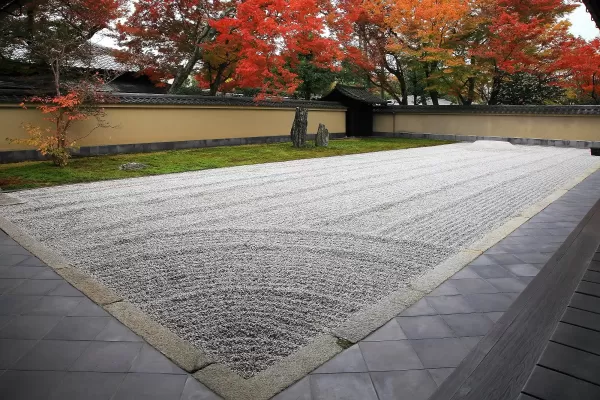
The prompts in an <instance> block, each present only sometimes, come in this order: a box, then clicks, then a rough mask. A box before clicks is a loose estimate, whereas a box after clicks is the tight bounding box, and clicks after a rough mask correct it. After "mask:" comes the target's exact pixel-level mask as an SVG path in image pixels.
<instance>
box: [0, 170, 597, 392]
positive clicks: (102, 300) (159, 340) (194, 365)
mask: <svg viewBox="0 0 600 400" xmlns="http://www.w3.org/2000/svg"><path fill="white" fill-rule="evenodd" d="M597 169H598V168H591V169H589V170H587V171H586V172H585V173H584V174H582V175H581V176H578V177H576V178H574V179H573V180H571V181H569V182H568V183H567V184H565V185H564V186H563V187H561V188H560V189H558V190H557V191H555V192H554V193H552V194H550V195H549V196H547V197H546V198H544V199H543V200H541V201H539V202H537V203H536V204H534V205H532V206H530V207H528V208H527V209H526V210H524V211H523V213H522V214H521V215H519V216H517V217H514V218H512V219H510V220H508V221H507V222H506V223H504V224H503V225H502V226H500V227H499V228H497V229H495V230H493V231H492V232H490V233H488V234H487V235H485V236H484V237H483V238H482V239H480V240H479V241H477V242H475V243H474V244H473V245H472V246H471V247H472V248H469V249H466V250H462V251H460V252H459V253H457V254H455V255H453V256H451V257H450V258H448V259H447V260H445V261H444V262H442V263H440V264H438V265H437V266H436V267H434V268H433V269H431V270H429V271H427V272H426V273H424V274H422V275H420V276H417V277H415V278H414V279H412V280H411V281H410V282H409V284H408V286H407V287H405V288H402V289H400V290H398V291H396V292H393V293H391V294H389V295H388V296H386V297H385V298H384V299H382V300H381V301H379V302H378V303H376V304H374V305H371V306H368V307H365V308H364V309H362V310H360V311H358V312H357V313H355V314H353V315H352V316H350V318H349V319H348V320H346V321H345V322H344V323H342V324H341V325H340V326H339V327H337V328H335V329H333V330H332V332H331V334H327V333H324V334H321V335H319V336H317V337H316V338H314V339H313V340H312V341H311V342H310V343H309V344H307V345H305V346H303V347H301V348H299V349H298V350H297V351H296V352H294V353H292V354H291V355H289V356H288V357H285V358H283V359H281V360H279V361H278V362H277V363H275V364H274V365H272V366H270V367H269V368H267V369H266V370H264V371H261V372H259V373H258V374H256V375H254V376H253V377H252V378H249V379H244V378H243V377H241V376H240V375H238V374H237V373H235V372H234V371H233V370H231V369H230V368H229V367H228V366H226V365H224V364H221V363H214V362H213V361H212V360H211V358H210V357H209V356H208V355H207V354H206V353H205V352H204V351H202V350H201V349H199V348H196V347H194V346H193V345H191V344H190V343H188V342H187V341H185V340H183V339H181V338H180V337H179V336H177V335H176V334H175V333H173V332H172V331H170V330H169V329H167V328H165V327H164V326H162V325H160V324H158V323H157V322H155V321H153V320H152V319H151V318H150V317H149V316H148V315H147V314H146V313H144V312H142V311H141V310H140V309H138V308H137V307H135V306H134V305H133V304H131V303H129V302H128V301H126V300H124V298H123V297H122V296H120V295H118V294H117V293H115V292H114V291H112V290H111V289H109V288H108V287H106V286H104V285H103V284H101V283H100V282H98V281H97V280H95V279H94V278H93V277H91V276H90V275H88V274H86V273H84V272H83V271H81V270H79V269H77V268H74V267H72V266H71V265H69V263H68V262H67V260H66V259H64V258H63V257H62V256H60V255H59V254H57V253H56V252H55V251H53V250H50V249H48V248H47V247H46V246H45V245H43V244H42V243H40V242H39V241H37V240H36V239H35V238H33V237H32V236H30V235H29V234H28V233H26V232H25V231H23V230H22V229H21V228H19V227H18V226H16V225H15V224H14V223H12V222H11V221H9V220H8V219H6V218H4V217H0V229H2V230H3V231H5V232H6V233H7V234H8V235H9V236H10V237H11V238H13V239H14V240H15V241H16V242H18V243H19V244H20V245H21V246H23V247H24V248H25V249H27V250H28V251H30V252H31V253H32V254H34V255H35V256H36V257H38V258H39V259H40V260H42V261H43V262H45V263H46V264H47V265H48V266H49V267H51V268H52V269H54V270H55V271H56V272H57V273H58V274H59V275H61V276H62V277H63V278H64V279H65V280H66V281H67V282H69V283H70V284H72V285H73V286H75V287H76V288H77V289H79V290H80V291H82V292H83V293H84V294H85V295H86V296H88V297H89V298H90V299H91V300H92V301H94V302H96V303H97V304H99V305H100V306H102V307H103V308H104V309H105V310H106V311H107V312H109V313H110V314H111V315H113V316H114V317H115V318H117V319H118V320H119V321H121V322H122V323H123V324H124V325H126V326H127V327H128V328H130V329H131V330H132V331H134V332H135V333H137V334H138V335H140V336H141V337H143V338H144V339H145V340H146V341H147V342H148V343H150V344H151V345H152V346H154V347H155V348H156V349H157V350H159V351H160V352H161V353H163V354H164V355H165V356H167V357H168V358H169V359H171V360H172V361H173V362H175V363H176V364H177V365H179V366H180V367H181V368H183V369H184V370H186V371H188V372H190V373H192V374H193V376H194V378H196V379H197V380H198V381H200V382H201V383H203V384H204V385H206V386H207V387H209V388H210V389H212V390H214V391H215V392H216V393H217V394H219V395H220V396H222V397H224V398H225V399H228V400H268V399H269V398H271V397H272V396H274V395H276V394H277V393H279V392H280V391H282V390H283V389H285V388H287V387H288V386H290V385H291V384H293V383H294V382H296V381H298V380H300V379H301V378H303V377H304V376H306V375H307V374H308V373H310V372H311V371H313V370H314V369H316V368H317V367H319V366H320V365H322V364H323V363H325V362H326V361H328V360H330V359H331V358H333V356H335V355H336V354H338V353H339V352H341V351H342V350H343V347H342V346H340V344H339V343H338V340H339V339H346V340H348V341H350V342H352V343H356V342H358V341H360V340H361V339H363V338H365V337H366V336H368V335H369V334H370V333H371V332H373V331H374V330H375V329H377V328H379V327H381V326H382V325H384V324H385V323H387V322H388V321H389V320H390V319H392V318H393V317H395V316H396V315H398V314H400V313H401V312H402V311H403V310H404V309H406V308H407V307H409V306H411V305H412V304H414V303H415V302H417V301H418V300H420V299H421V298H422V297H424V296H425V295H427V294H428V293H430V292H431V291H432V290H433V289H435V288H436V287H437V286H439V285H440V284H441V283H443V282H444V281H446V280H447V279H448V278H450V277H451V276H452V275H453V274H454V273H456V272H458V271H459V270H461V269H462V268H464V267H465V266H466V265H467V264H468V263H470V262H471V261H473V260H474V259H476V258H477V257H478V256H479V255H481V254H482V253H483V252H484V251H485V250H487V249H488V248H490V247H491V246H493V245H494V244H496V243H497V242H499V241H500V240H502V239H503V238H505V237H506V236H507V235H508V234H509V233H511V232H512V231H514V230H515V229H516V228H518V227H519V226H521V225H522V224H523V223H524V222H526V221H527V220H529V219H530V218H532V217H533V216H535V215H536V214H537V213H538V212H540V211H541V210H543V209H544V208H546V207H547V206H548V205H550V204H551V203H552V202H554V201H555V200H557V199H558V198H560V197H561V196H562V195H563V194H565V193H566V192H567V191H568V190H569V189H571V188H573V187H574V186H576V185H577V184H578V183H580V182H581V181H583V180H584V179H585V178H587V177H588V176H589V175H591V174H592V173H593V172H595V171H596V170H597Z"/></svg>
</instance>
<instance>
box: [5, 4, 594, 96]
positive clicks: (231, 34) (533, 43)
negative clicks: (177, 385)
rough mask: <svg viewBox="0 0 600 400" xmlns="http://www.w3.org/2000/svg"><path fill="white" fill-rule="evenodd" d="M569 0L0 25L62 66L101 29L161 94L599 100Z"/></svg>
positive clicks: (235, 8) (155, 13)
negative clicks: (366, 93) (358, 90)
mask: <svg viewBox="0 0 600 400" xmlns="http://www.w3.org/2000/svg"><path fill="white" fill-rule="evenodd" d="M575 7H576V4H575V3H574V2H573V1H571V0H135V1H133V0H46V1H35V0H34V1H33V2H32V3H30V4H28V5H27V6H26V7H25V10H26V11H25V12H24V13H23V14H22V15H20V16H11V17H9V18H7V19H6V23H3V25H2V27H0V57H1V58H0V60H4V61H6V60H9V59H11V57H12V58H14V57H13V56H14V52H15V49H25V51H26V53H27V54H28V57H29V59H30V60H31V61H32V62H39V63H42V64H44V65H47V66H50V67H51V68H56V66H58V65H67V64H69V62H71V63H72V60H73V59H75V58H79V59H81V58H84V57H85V55H86V54H89V51H88V50H86V46H87V44H88V43H89V40H90V39H91V38H92V37H94V36H95V35H96V34H97V33H98V32H100V31H103V32H110V34H112V35H113V37H114V38H116V40H117V42H118V45H119V49H118V50H116V51H115V55H116V57H117V58H118V59H119V60H121V61H122V62H126V63H127V64H130V65H135V66H137V69H138V70H139V71H140V72H141V73H143V74H146V75H147V76H149V77H150V78H151V79H152V80H153V81H154V82H155V83H156V84H157V85H163V86H166V87H168V90H169V91H170V92H171V93H178V92H181V91H182V90H183V88H186V87H188V88H189V86H190V85H192V86H196V87H199V88H201V89H205V90H207V91H208V93H210V94H213V95H214V94H217V93H223V92H231V91H244V92H246V93H248V92H252V93H258V96H259V97H265V96H294V95H295V96H297V97H302V98H311V97H313V96H315V95H320V94H322V93H323V92H324V91H326V90H327V89H328V88H329V87H331V85H332V84H333V83H334V82H335V81H340V80H343V81H352V82H353V83H357V84H360V85H362V86H366V87H369V88H371V89H372V90H373V91H377V92H379V91H382V92H384V93H386V94H387V95H389V96H390V97H392V98H395V99H396V100H398V101H399V102H400V103H401V104H408V99H409V98H411V97H412V99H413V101H414V102H415V104H416V103H420V104H426V101H427V100H430V102H431V103H433V104H437V103H438V99H439V98H441V97H445V98H447V99H451V100H453V101H454V102H456V103H459V104H465V105H468V104H473V103H479V104H486V103H487V104H500V103H502V104H505V103H507V102H508V103H511V104H512V103H522V102H536V103H539V102H542V103H561V102H562V103H565V102H566V103H585V102H591V103H598V102H599V101H600V96H599V92H598V79H599V78H598V76H599V75H598V74H599V73H600V39H596V40H592V41H589V42H586V41H585V40H583V39H581V38H577V37H574V36H573V35H572V34H570V33H569V22H567V21H566V20H565V16H566V15H567V14H568V13H570V12H571V11H573V9H574V8H575ZM3 22H5V21H3ZM19 51H21V50H19ZM69 60H70V61H69ZM186 90H187V89H186ZM538 91H539V93H534V92H538Z"/></svg>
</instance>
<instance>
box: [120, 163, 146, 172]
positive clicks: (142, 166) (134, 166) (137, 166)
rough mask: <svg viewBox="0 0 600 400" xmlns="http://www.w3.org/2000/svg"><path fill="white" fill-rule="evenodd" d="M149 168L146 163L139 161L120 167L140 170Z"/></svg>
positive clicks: (123, 169)
mask: <svg viewBox="0 0 600 400" xmlns="http://www.w3.org/2000/svg"><path fill="white" fill-rule="evenodd" d="M145 168H148V166H147V165H146V164H142V163H137V162H129V163H126V164H122V165H121V166H120V167H119V169H120V170H121V171H139V170H140V169H145Z"/></svg>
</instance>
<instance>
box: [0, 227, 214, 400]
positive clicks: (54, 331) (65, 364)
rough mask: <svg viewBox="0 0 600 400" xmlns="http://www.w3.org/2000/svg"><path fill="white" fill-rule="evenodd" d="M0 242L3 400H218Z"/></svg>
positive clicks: (9, 243)
mask: <svg viewBox="0 0 600 400" xmlns="http://www.w3.org/2000/svg"><path fill="white" fill-rule="evenodd" d="M0 243H2V245H0V274H1V276H2V277H1V278H0V398H1V399H3V400H37V399H40V400H110V399H112V400H116V399H123V400H135V399H140V400H151V399H156V400H171V399H172V400H217V399H220V397H219V396H217V395H216V394H214V393H213V392H212V391H210V390H209V389H208V388H206V386H204V385H202V384H201V383H199V382H198V381H197V380H196V379H194V378H193V377H192V376H191V375H190V374H188V373H187V372H185V371H184V370H182V369H181V368H179V367H178V366H176V365H175V364H173V362H171V361H170V360H169V359H168V358H166V357H165V356H164V355H162V354H161V353H159V352H158V351H156V350H155V349H154V348H153V347H152V346H150V345H149V344H147V343H146V342H145V341H144V340H143V339H142V338H141V337H139V336H138V335H136V334H135V333H133V332H132V331H131V330H130V329H129V328H127V327H126V326H124V325H123V324H121V323H120V322H119V321H117V320H116V319H115V318H114V317H112V316H110V314H108V313H107V312H106V311H104V310H103V309H102V308H101V307H99V306H98V305H97V304H95V303H93V302H92V301H90V300H89V299H88V298H87V297H86V296H84V295H83V294H82V293H81V292H80V291H78V290H77V289H75V288H74V287H73V286H71V285H70V284H69V283H67V282H66V281H65V280H64V279H63V278H61V277H60V276H59V275H58V274H56V273H55V272H54V271H52V270H51V269H50V268H48V267H47V266H45V264H44V263H43V262H41V261H40V260H38V259H37V258H35V257H34V256H33V255H31V254H30V253H29V252H27V251H26V250H25V249H23V247H21V246H20V245H18V244H17V243H16V242H14V241H13V240H12V239H10V238H9V237H8V236H7V235H6V233H4V232H2V231H0ZM15 255H22V256H19V257H16V256H15Z"/></svg>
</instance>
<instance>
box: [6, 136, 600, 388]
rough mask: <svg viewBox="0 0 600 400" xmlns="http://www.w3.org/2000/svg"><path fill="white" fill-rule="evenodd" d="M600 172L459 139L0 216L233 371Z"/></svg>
mask: <svg viewBox="0 0 600 400" xmlns="http://www.w3.org/2000/svg"><path fill="white" fill-rule="evenodd" d="M599 166H600V158H599V157H592V156H590V155H589V150H578V149H572V148H552V147H525V146H513V147H512V148H511V147H509V146H503V147H502V148H498V147H495V146H491V147H490V146H481V145H477V144H468V143H461V144H453V145H444V146H438V147H429V148H418V149H411V150H398V151H386V152H379V153H369V154H360V155H351V156H343V157H331V158H320V159H311V160H300V161H291V162H284V163H273V164H261V165H252V166H244V167H234V168H223V169H217V170H210V171H201V172H190V173H181V174H173V175H162V176H156V177H148V178H135V179H126V180H119V181H110V182H99V183H91V184H79V185H69V186H62V187H56V188H48V189H36V190H30V191H23V192H21V193H19V194H18V197H20V198H21V199H23V200H26V201H27V202H26V203H25V204H20V205H13V206H7V207H0V214H1V215H3V216H4V217H6V218H8V219H9V220H11V221H12V222H14V223H16V224H18V225H19V226H21V227H22V228H23V229H24V230H26V231H27V232H28V233H29V234H31V235H33V236H34V237H36V238H37V239H38V240H40V241H41V242H42V243H44V244H45V245H46V246H48V247H50V248H52V249H54V250H56V251H57V252H59V253H60V254H62V255H63V256H65V257H66V258H67V259H68V260H69V261H70V262H71V263H72V264H73V265H74V266H76V267H79V268H81V269H83V270H85V271H87V272H88V273H90V274H92V275H93V276H94V277H96V278H98V279H99V280H100V281H101V282H103V283H104V284H105V285H107V286H108V287H110V288H112V289H114V290H116V291H117V292H119V293H121V294H123V295H124V296H126V297H127V298H128V299H129V300H130V301H131V302H133V303H134V304H136V305H137V306H139V307H140V308H141V309H142V310H144V311H145V312H147V313H148V314H150V315H151V316H152V317H153V318H154V319H155V320H156V321H157V322H159V323H161V324H163V325H165V326H167V327H168V328H170V329H172V330H173V331H175V332H176V333H177V334H178V335H180V336H181V337H182V338H184V339H186V340H188V341H190V342H192V343H193V344H195V345H197V346H199V347H201V348H203V349H205V350H206V351H208V352H209V353H211V354H212V355H213V356H214V357H215V358H216V359H217V360H218V361H221V362H223V363H225V364H227V365H229V366H230V367H231V368H233V369H234V370H235V371H237V372H238V373H240V374H242V375H243V376H246V377H248V376H251V375H253V374H255V373H256V372H258V371H261V370H263V369H265V368H266V367H267V366H269V365H272V364H273V363H274V362H275V361H277V360H279V359H281V358H283V357H285V356H287V355H289V354H290V353H292V352H293V351H294V350H296V349H297V348H299V347H300V346H302V345H304V344H306V343H307V342H308V341H309V340H310V339H311V338H313V337H315V336H316V335H318V334H319V333H321V332H327V331H329V330H331V329H333V328H335V327H336V326H338V325H340V324H341V323H342V322H343V321H345V320H347V319H348V318H349V317H350V316H351V315H352V314H353V313H355V312H356V311H358V310H360V309H361V308H363V307H365V306H368V305H371V304H373V303H375V302H376V301H377V300H379V299H381V298H383V297H384V296H386V295H388V294H390V293H391V292H393V291H396V290H399V289H402V288H403V287H405V286H406V284H407V282H408V280H409V279H411V278H414V277H416V276H418V275H421V274H423V273H424V272H426V271H428V270H430V269H432V268H433V267H435V266H436V265H438V264H439V263H440V262H442V261H444V260H445V259H447V258H448V257H450V256H451V255H453V254H456V253H457V252H459V251H460V250H462V249H465V248H468V246H469V245H470V244H471V243H473V242H475V241H476V240H477V239H479V238H481V237H482V236H483V235H485V234H486V233H488V232H490V231H492V230H493V229H494V228H496V227H498V226H500V225H502V224H503V223H504V222H505V221H507V220H508V219H510V218H511V217H514V216H517V215H519V213H520V212H522V211H523V210H524V209H526V208H527V207H528V206H530V205H532V204H534V203H536V202H537V201H539V200H541V199H543V198H544V197H546V196H548V195H550V194H551V193H553V192H554V191H556V190H557V189H559V188H560V187H561V186H562V185H564V184H566V183H567V182H568V181H569V180H570V179H572V178H573V177H575V176H579V175H581V174H583V173H585V172H586V171H588V170H589V169H591V168H597V167H599Z"/></svg>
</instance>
